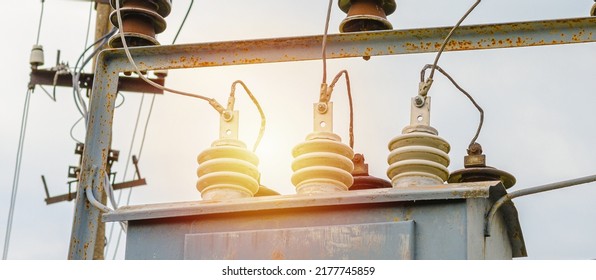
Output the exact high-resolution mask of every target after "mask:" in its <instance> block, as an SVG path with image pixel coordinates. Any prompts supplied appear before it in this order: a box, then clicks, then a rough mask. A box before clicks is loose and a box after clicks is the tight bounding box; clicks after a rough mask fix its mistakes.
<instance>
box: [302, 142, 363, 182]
mask: <svg viewBox="0 0 596 280" xmlns="http://www.w3.org/2000/svg"><path fill="white" fill-rule="evenodd" d="M292 155H293V156H294V161H293V162H292V170H293V171H294V174H293V175H292V184H294V186H296V191H297V192H298V193H323V192H336V191H347V190H348V189H349V188H350V186H352V183H353V182H354V178H353V177H352V174H351V173H352V171H353V170H354V163H353V162H352V158H353V157H354V151H352V148H350V147H349V146H348V145H346V144H344V143H342V142H341V138H340V137H339V136H338V135H337V134H334V133H332V132H314V133H311V134H309V135H308V136H307V137H306V141H305V142H302V143H300V144H298V145H297V146H296V147H294V149H293V150H292Z"/></svg>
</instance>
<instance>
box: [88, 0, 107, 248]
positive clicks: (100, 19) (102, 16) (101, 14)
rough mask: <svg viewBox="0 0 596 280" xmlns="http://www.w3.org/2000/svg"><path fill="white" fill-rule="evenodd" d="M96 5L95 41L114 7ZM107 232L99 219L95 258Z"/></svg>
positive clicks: (102, 31) (100, 35)
mask: <svg viewBox="0 0 596 280" xmlns="http://www.w3.org/2000/svg"><path fill="white" fill-rule="evenodd" d="M95 5H96V6H95V10H96V14H97V15H96V18H95V41H97V40H98V39H99V38H101V37H102V36H104V34H106V33H108V32H109V31H110V27H111V23H110V20H109V17H110V12H111V10H112V7H111V6H110V4H109V3H99V2H97V3H96V4H95ZM97 48H103V46H101V45H98V46H97ZM96 60H97V57H95V58H93V68H92V69H95V63H96ZM110 146H111V145H110ZM108 150H109V148H108ZM108 171H109V170H108ZM99 201H101V203H103V204H106V203H107V195H106V193H105V192H104V193H102V195H101V197H100V200H99ZM105 233H106V225H105V223H103V222H101V220H99V221H98V229H97V237H96V239H95V250H94V252H93V259H94V260H103V259H104V255H103V251H104V247H105V245H106V242H105Z"/></svg>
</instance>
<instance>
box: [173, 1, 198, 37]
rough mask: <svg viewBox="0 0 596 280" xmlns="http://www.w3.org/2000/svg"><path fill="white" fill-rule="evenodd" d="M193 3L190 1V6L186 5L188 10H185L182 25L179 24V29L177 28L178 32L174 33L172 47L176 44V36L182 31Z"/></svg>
mask: <svg viewBox="0 0 596 280" xmlns="http://www.w3.org/2000/svg"><path fill="white" fill-rule="evenodd" d="M194 3H195V0H190V4H189V5H188V9H186V14H185V15H184V19H182V23H180V27H178V31H177V32H176V36H174V40H172V45H173V44H176V40H177V39H178V35H180V31H182V27H184V24H185V23H186V19H187V18H188V14H190V10H191V9H192V5H193V4H194Z"/></svg>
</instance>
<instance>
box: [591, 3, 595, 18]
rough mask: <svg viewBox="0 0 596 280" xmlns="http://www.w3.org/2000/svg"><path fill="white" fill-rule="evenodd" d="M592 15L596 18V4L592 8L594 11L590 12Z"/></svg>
mask: <svg viewBox="0 0 596 280" xmlns="http://www.w3.org/2000/svg"><path fill="white" fill-rule="evenodd" d="M594 2H596V1H594ZM590 15H591V16H593V17H596V3H594V5H593V6H592V10H591V11H590Z"/></svg>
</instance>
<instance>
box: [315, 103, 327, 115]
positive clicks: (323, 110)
mask: <svg viewBox="0 0 596 280" xmlns="http://www.w3.org/2000/svg"><path fill="white" fill-rule="evenodd" d="M317 110H318V111H319V113H321V114H325V113H326V112H327V104H325V103H319V104H318V105H317Z"/></svg>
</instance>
